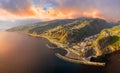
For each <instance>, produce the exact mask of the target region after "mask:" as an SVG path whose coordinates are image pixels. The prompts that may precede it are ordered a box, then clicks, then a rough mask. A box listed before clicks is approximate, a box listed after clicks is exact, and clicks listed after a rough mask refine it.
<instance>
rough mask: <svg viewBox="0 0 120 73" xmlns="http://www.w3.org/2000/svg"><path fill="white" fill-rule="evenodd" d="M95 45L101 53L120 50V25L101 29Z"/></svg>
mask: <svg viewBox="0 0 120 73" xmlns="http://www.w3.org/2000/svg"><path fill="white" fill-rule="evenodd" d="M94 45H95V46H96V47H97V48H98V49H99V50H98V51H99V54H107V53H111V52H114V51H117V50H120V25H118V26H115V27H113V28H110V29H104V30H103V31H101V33H100V35H99V36H98V38H97V39H96V40H95V41H94Z"/></svg>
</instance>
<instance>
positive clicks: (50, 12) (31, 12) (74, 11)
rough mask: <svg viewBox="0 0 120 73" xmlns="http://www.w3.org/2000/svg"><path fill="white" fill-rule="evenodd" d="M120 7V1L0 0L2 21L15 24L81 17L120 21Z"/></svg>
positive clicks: (0, 19)
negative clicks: (27, 21) (18, 22)
mask: <svg viewBox="0 0 120 73" xmlns="http://www.w3.org/2000/svg"><path fill="white" fill-rule="evenodd" d="M119 7H120V0H0V21H2V22H3V21H4V22H7V23H8V21H9V22H11V23H13V22H17V21H22V20H31V21H32V19H33V21H34V20H40V21H48V20H54V19H71V18H79V17H91V18H101V19H105V20H107V21H119V20H120V8H119ZM0 24H2V23H1V22H0Z"/></svg>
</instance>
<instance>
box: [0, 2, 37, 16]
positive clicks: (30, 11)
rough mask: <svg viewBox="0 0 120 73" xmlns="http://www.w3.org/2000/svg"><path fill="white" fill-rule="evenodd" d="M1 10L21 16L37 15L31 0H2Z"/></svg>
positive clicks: (0, 3)
mask: <svg viewBox="0 0 120 73" xmlns="http://www.w3.org/2000/svg"><path fill="white" fill-rule="evenodd" d="M0 8H1V9H4V10H5V11H7V12H9V13H11V14H14V15H19V16H34V15H36V12H35V10H34V7H33V4H32V3H31V1H30V0H0Z"/></svg>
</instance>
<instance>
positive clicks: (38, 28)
mask: <svg viewBox="0 0 120 73" xmlns="http://www.w3.org/2000/svg"><path fill="white" fill-rule="evenodd" d="M108 27H110V25H109V24H108V23H107V22H106V21H105V20H102V19H97V18H96V19H94V18H78V19H64V20H53V21H47V22H41V23H36V24H33V25H27V26H20V27H16V28H12V29H10V30H9V31H24V32H26V33H29V34H32V35H34V36H39V35H42V36H44V37H46V38H48V39H51V41H53V42H57V43H59V44H61V45H68V44H71V43H76V42H80V41H82V40H83V39H84V38H85V37H88V36H91V35H94V34H98V33H99V32H100V31H101V30H102V29H104V28H108Z"/></svg>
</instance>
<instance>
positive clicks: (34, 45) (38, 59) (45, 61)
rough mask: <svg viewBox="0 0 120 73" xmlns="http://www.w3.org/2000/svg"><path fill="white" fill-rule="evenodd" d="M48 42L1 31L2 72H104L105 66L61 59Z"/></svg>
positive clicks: (0, 62) (0, 66) (0, 55)
mask: <svg viewBox="0 0 120 73" xmlns="http://www.w3.org/2000/svg"><path fill="white" fill-rule="evenodd" d="M46 43H49V42H48V41H47V40H46V39H43V38H35V37H31V36H28V35H25V34H23V33H15V32H0V73H104V72H103V70H104V68H100V67H94V66H85V65H80V64H73V63H69V62H66V61H63V60H60V59H59V58H57V57H56V56H55V55H54V52H53V51H52V50H50V49H48V48H47V47H46ZM49 44H50V43H49Z"/></svg>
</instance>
